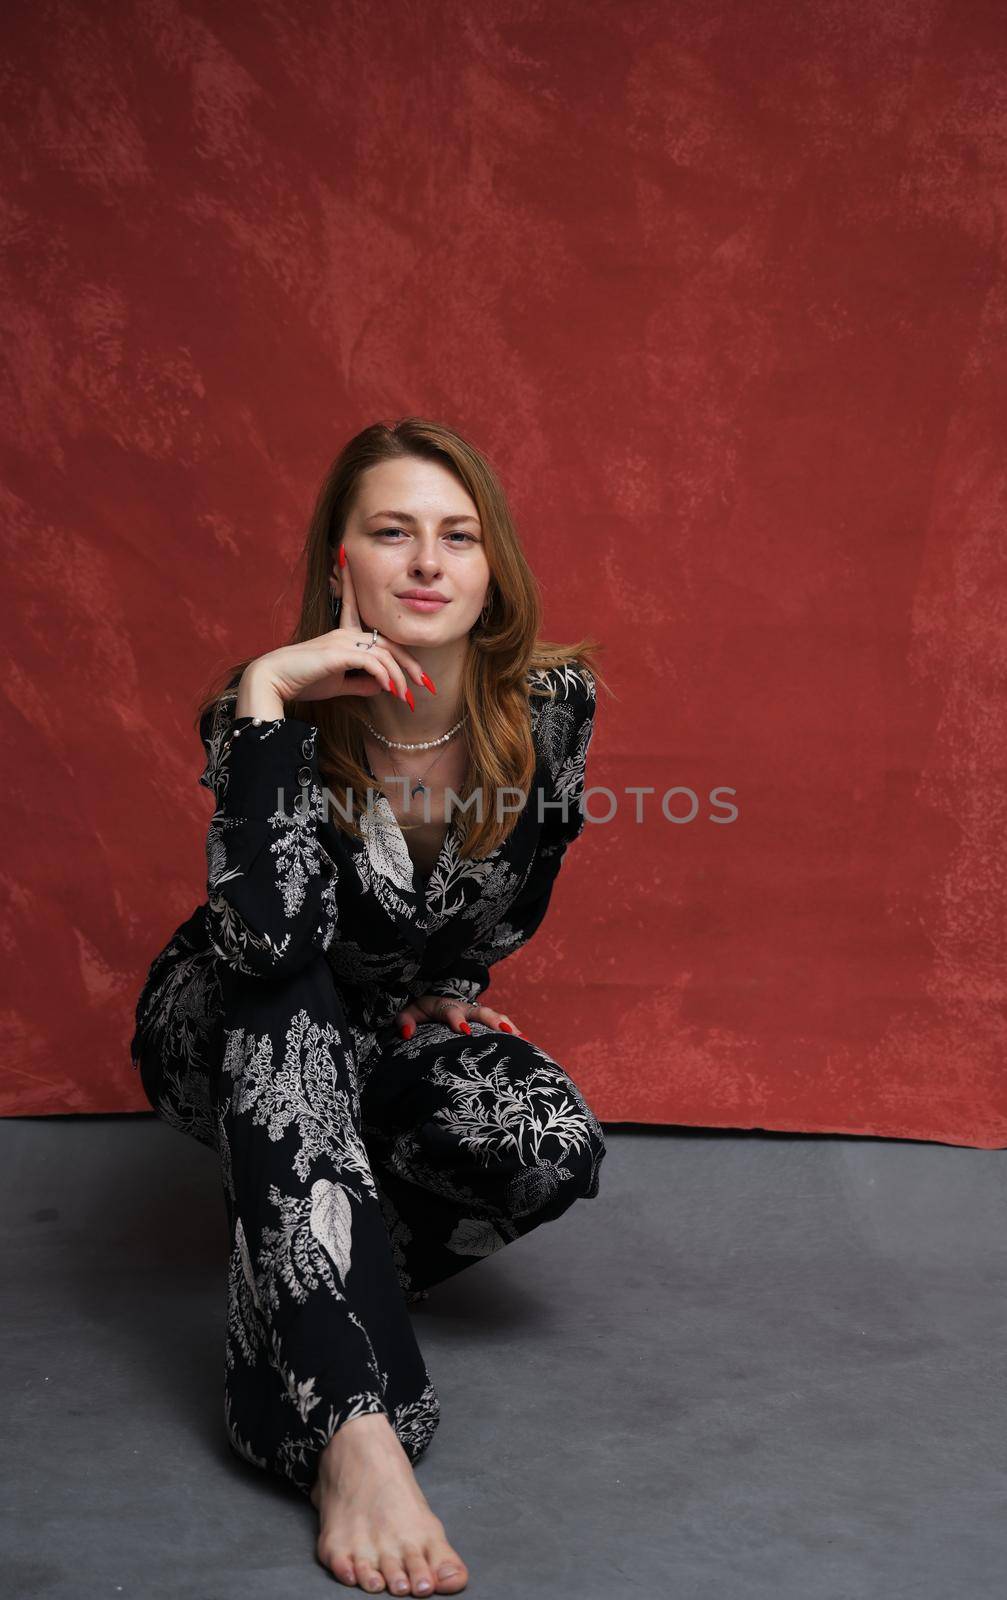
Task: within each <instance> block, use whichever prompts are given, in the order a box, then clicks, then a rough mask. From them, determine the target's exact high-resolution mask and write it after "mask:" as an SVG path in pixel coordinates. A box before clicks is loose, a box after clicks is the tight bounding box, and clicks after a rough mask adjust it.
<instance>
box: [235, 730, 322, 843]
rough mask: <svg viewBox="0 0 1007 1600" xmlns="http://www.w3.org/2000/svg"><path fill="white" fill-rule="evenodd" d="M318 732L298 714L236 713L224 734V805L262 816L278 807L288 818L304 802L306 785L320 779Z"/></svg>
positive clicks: (244, 814)
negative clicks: (270, 717) (264, 715)
mask: <svg viewBox="0 0 1007 1600" xmlns="http://www.w3.org/2000/svg"><path fill="white" fill-rule="evenodd" d="M317 736H318V729H317V727H316V726H315V724H314V723H313V722H302V721H301V720H300V719H299V718H297V717H280V718H279V719H278V720H276V721H275V722H270V721H267V720H264V719H263V718H261V717H237V718H236V719H235V721H234V723H233V724H232V726H231V729H230V733H229V737H228V749H227V787H226V789H225V792H224V796H223V809H224V810H226V811H227V812H229V813H230V814H231V815H232V816H239V817H255V818H260V819H266V818H269V817H272V816H273V815H274V814H275V813H276V812H277V811H278V810H281V809H282V810H283V811H284V812H285V813H286V815H287V816H288V818H291V819H292V818H293V816H294V812H295V807H296V806H298V805H301V804H304V805H306V804H307V798H306V795H307V791H310V789H311V787H312V786H314V785H318V784H319V782H320V779H319V770H318V756H317V754H316V743H317ZM302 793H304V794H305V799H304V800H303V801H302V800H301V795H302Z"/></svg>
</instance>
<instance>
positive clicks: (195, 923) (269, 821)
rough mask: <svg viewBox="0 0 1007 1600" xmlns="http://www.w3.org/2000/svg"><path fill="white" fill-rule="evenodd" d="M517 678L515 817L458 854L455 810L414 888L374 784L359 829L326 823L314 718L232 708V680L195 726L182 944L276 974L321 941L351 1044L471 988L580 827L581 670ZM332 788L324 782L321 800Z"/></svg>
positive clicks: (589, 720)
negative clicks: (198, 755) (519, 734)
mask: <svg viewBox="0 0 1007 1600" xmlns="http://www.w3.org/2000/svg"><path fill="white" fill-rule="evenodd" d="M527 682H528V688H529V701H528V703H529V714H530V718H531V731H532V740H533V743H534V746H535V752H536V756H537V762H536V770H535V774H534V777H533V779H532V784H531V787H530V790H529V797H528V800H527V802H526V804H525V805H524V807H523V809H522V811H521V812H520V814H519V817H518V822H517V825H516V826H515V828H514V830H513V832H512V833H511V834H510V836H509V837H508V838H507V839H505V840H504V842H503V843H502V844H501V845H498V846H497V848H496V849H495V850H493V851H492V852H491V853H490V855H489V856H487V857H485V858H484V859H482V860H464V859H463V858H462V856H461V855H460V854H459V840H458V828H457V826H456V824H455V822H454V821H452V822H451V824H450V825H449V827H448V831H447V834H446V836H445V839H444V844H443V847H442V849H441V852H440V855H439V857H438V859H437V862H436V864H435V866H434V868H433V870H432V872H431V873H430V875H429V879H428V881H427V882H426V884H425V885H424V883H423V880H422V878H421V877H420V876H419V874H418V873H417V872H416V871H415V870H414V867H413V863H412V858H411V857H410V855H409V851H408V849H407V846H406V841H405V837H404V835H403V832H402V829H401V828H400V826H399V823H398V820H397V819H396V817H395V814H394V812H393V811H392V808H391V806H390V805H389V803H388V801H387V799H386V798H385V797H384V796H383V795H382V796H377V797H376V798H375V801H374V804H373V806H372V808H371V810H370V813H368V812H366V811H365V812H364V813H363V815H362V817H361V826H362V830H363V839H362V840H358V839H354V838H351V837H350V835H348V834H346V833H343V832H342V831H341V830H340V829H339V828H338V827H336V826H335V824H334V823H333V822H332V821H330V820H329V819H328V817H327V815H326V812H325V805H324V802H323V781H322V778H321V775H320V771H319V765H318V758H317V755H316V748H315V746H316V738H317V732H318V730H317V728H316V726H315V724H314V723H311V722H307V721H301V720H299V719H298V718H295V717H285V718H280V719H279V720H277V721H263V720H257V719H255V718H253V717H247V716H246V717H238V718H235V716H234V704H235V700H236V698H237V687H236V685H232V686H231V688H230V689H229V690H228V691H227V692H226V693H225V694H224V695H223V696H222V697H221V698H220V699H219V700H218V701H217V702H216V703H215V705H214V706H213V707H211V708H210V709H209V710H208V711H207V712H206V713H205V714H204V717H203V720H202V723H201V726H200V735H201V738H202V741H203V745H204V749H205V752H206V766H205V768H204V771H203V773H202V775H201V777H200V779H199V782H200V783H201V784H203V785H204V787H206V788H207V789H209V790H211V792H212V793H213V795H214V798H215V801H216V809H215V811H214V813H213V816H212V817H211V819H210V822H209V825H208V829H207V837H206V858H207V900H206V902H205V904H204V905H203V906H200V907H198V908H197V911H196V913H194V914H193V917H192V918H190V919H189V922H187V923H186V924H184V928H185V939H184V941H181V942H182V943H183V944H184V949H185V952H186V954H187V955H190V956H191V954H192V952H193V950H194V948H196V946H197V945H198V943H199V942H200V941H203V942H204V943H205V944H207V945H208V946H209V947H212V949H213V951H214V952H215V953H216V955H217V956H218V957H219V958H220V959H221V960H222V961H224V962H226V963H227V965H228V966H229V967H231V968H233V969H234V970H235V971H237V972H239V973H244V974H258V975H261V976H263V977H266V978H280V977H283V976H284V975H286V974H289V973H291V972H294V971H296V970H297V969H298V968H300V967H302V966H303V965H305V964H306V963H307V962H309V961H310V960H311V959H312V958H313V957H314V956H316V955H317V954H319V953H323V952H324V954H325V957H326V959H327V961H328V964H329V966H330V968H331V970H332V973H333V976H334V978H335V981H336V984H337V986H338V988H339V991H340V995H341V998H342V1001H343V1005H344V1008H345V1010H346V1013H347V1017H348V1020H349V1022H350V1024H351V1027H352V1028H353V1031H354V1032H355V1033H356V1034H357V1035H358V1040H357V1042H358V1045H359V1046H364V1047H366V1046H367V1045H369V1044H370V1043H372V1042H373V1037H374V1035H375V1034H376V1032H377V1030H378V1029H380V1028H382V1027H385V1026H387V1025H388V1024H389V1023H390V1022H391V1021H392V1019H393V1018H394V1016H395V1014H396V1012H397V1011H399V1010H401V1009H402V1007H403V1006H404V1005H406V1004H407V1003H408V1001H409V1000H410V999H411V998H412V997H413V996H414V995H418V994H425V993H433V994H447V995H453V996H457V997H458V998H460V999H464V1000H469V1001H474V1000H476V999H477V998H479V997H480V996H481V995H482V994H483V993H484V991H485V990H486V989H487V988H488V986H489V982H490V968H491V967H492V966H493V965H494V964H495V963H496V962H497V961H500V960H502V959H503V958H504V957H506V956H508V955H511V954H513V952H514V951H515V950H518V949H520V947H521V946H522V945H523V944H524V943H525V942H526V941H527V940H528V939H530V938H531V936H532V934H533V933H534V932H535V930H536V928H537V927H538V926H539V924H540V923H541V921H542V919H543V917H544V916H545V913H546V909H547V907H548V904H549V899H550V896H551V893H552V888H553V884H554V882H555V880H556V875H557V873H558V872H559V869H560V866H561V864H562V861H563V857H564V855H565V853H566V850H567V848H568V846H569V845H570V844H571V843H572V841H573V840H574V839H576V838H577V836H578V835H579V834H580V833H581V831H582V830H583V827H584V817H583V813H582V810H581V805H580V802H581V797H582V795H583V792H584V783H585V766H586V759H587V751H588V746H589V744H590V741H591V737H592V733H593V730H594V712H595V704H596V690H595V681H594V677H593V675H592V674H591V672H590V669H589V668H587V667H584V666H580V665H577V664H576V663H570V664H566V665H563V666H559V667H553V668H548V669H545V668H539V669H535V670H533V671H531V672H530V673H529V674H528V679H527ZM539 790H541V794H540V793H539ZM342 798H343V797H342V794H341V792H340V791H338V790H336V791H333V792H332V793H331V797H330V799H329V804H330V805H332V806H336V805H339V804H340V803H341V801H342ZM281 799H282V804H281V803H280V800H281ZM540 813H541V815H540ZM459 820H460V813H459ZM165 954H167V952H162V956H161V957H158V958H157V960H156V961H155V967H156V968H157V969H158V972H159V974H160V973H161V969H162V964H163V956H164V955H165ZM143 1012H144V997H143V996H141V1000H140V1003H139V1005H138V1007H137V1015H138V1018H139V1017H141V1016H142V1015H143Z"/></svg>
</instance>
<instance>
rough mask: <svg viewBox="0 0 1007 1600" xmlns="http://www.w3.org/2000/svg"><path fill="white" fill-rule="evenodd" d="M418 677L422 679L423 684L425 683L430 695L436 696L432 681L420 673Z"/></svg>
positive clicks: (423, 673)
mask: <svg viewBox="0 0 1007 1600" xmlns="http://www.w3.org/2000/svg"><path fill="white" fill-rule="evenodd" d="M420 677H421V678H422V679H423V682H424V683H425V685H426V687H427V688H428V689H429V690H430V693H431V694H436V693H437V690H436V689H435V688H434V686H433V683H432V681H431V680H430V679H429V678H428V677H427V675H426V673H425V672H421V673H420Z"/></svg>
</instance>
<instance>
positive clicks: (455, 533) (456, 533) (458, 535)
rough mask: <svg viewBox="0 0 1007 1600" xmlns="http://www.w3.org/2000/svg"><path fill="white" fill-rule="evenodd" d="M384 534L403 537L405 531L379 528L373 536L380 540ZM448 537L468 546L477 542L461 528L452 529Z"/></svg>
mask: <svg viewBox="0 0 1007 1600" xmlns="http://www.w3.org/2000/svg"><path fill="white" fill-rule="evenodd" d="M386 533H401V534H403V535H404V533H405V530H404V529H403V528H379V529H378V530H377V533H376V534H375V538H377V539H380V538H381V537H382V535H383V534H386ZM450 537H451V538H452V539H467V540H468V542H469V544H475V543H476V542H477V541H476V539H475V538H474V537H473V535H472V534H471V533H464V532H463V531H462V529H461V528H452V530H451V534H450Z"/></svg>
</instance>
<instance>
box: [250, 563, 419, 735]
mask: <svg viewBox="0 0 1007 1600" xmlns="http://www.w3.org/2000/svg"><path fill="white" fill-rule="evenodd" d="M342 554H343V565H342V567H341V568H340V572H341V575H342V580H343V588H342V606H341V608H340V612H339V623H338V626H337V627H335V628H333V629H332V630H331V632H329V633H321V634H319V635H318V637H317V639H304V640H302V641H301V643H300V644H288V645H283V646H282V647H281V648H280V649H279V650H270V651H269V652H268V653H267V654H266V655H264V656H258V657H257V658H256V659H255V660H254V661H252V662H250V663H249V665H248V666H247V667H246V668H245V676H246V677H248V678H249V681H250V683H251V682H252V681H254V682H255V683H256V685H258V686H260V687H263V688H265V689H266V690H267V691H268V690H270V689H272V690H273V691H275V693H276V694H277V695H279V697H280V699H281V700H282V701H283V703H284V704H287V703H288V702H289V701H291V700H330V699H332V698H333V697H334V696H336V695H341V694H349V695H360V696H365V697H366V696H368V695H375V694H383V693H385V692H388V693H390V694H394V695H397V696H399V697H400V698H401V699H403V700H405V701H406V704H407V705H408V706H409V708H410V710H412V711H415V709H416V707H415V704H414V702H413V696H412V691H411V689H410V687H409V681H408V680H409V679H412V680H413V681H414V682H415V683H416V684H417V685H419V686H421V687H423V688H427V689H429V690H430V691H431V693H433V694H436V693H437V690H436V689H435V688H434V686H433V683H432V682H431V680H430V679H429V678H428V677H427V675H426V673H425V672H424V671H423V668H422V667H421V666H420V664H419V662H418V661H417V660H416V657H415V656H413V655H411V654H410V652H409V651H408V650H406V649H405V647H404V646H403V645H401V644H395V643H393V642H392V641H391V640H390V639H386V638H385V637H384V636H383V635H382V634H380V633H379V634H378V638H377V643H376V644H373V645H372V640H373V633H372V631H371V630H370V629H369V628H367V629H365V628H362V627H361V624H360V614H359V611H358V609H357V600H356V595H355V593H354V589H353V579H352V578H351V576H350V563H349V559H348V558H347V557H346V553H345V551H343V552H342ZM368 645H372V648H370V649H367V648H366V646H368Z"/></svg>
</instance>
